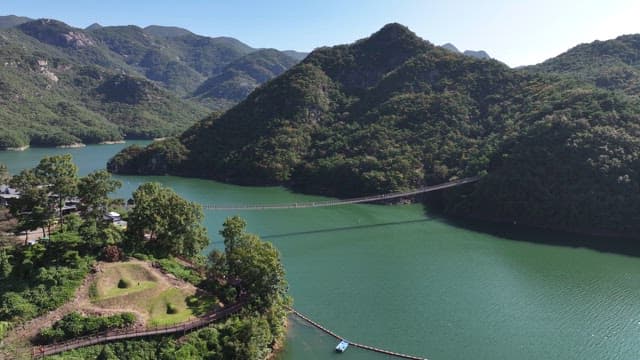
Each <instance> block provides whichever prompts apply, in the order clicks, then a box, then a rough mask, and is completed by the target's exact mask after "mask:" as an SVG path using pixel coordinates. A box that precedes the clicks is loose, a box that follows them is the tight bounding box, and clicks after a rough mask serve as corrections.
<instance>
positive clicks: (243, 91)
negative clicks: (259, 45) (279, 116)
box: [193, 49, 298, 108]
mask: <svg viewBox="0 0 640 360" xmlns="http://www.w3.org/2000/svg"><path fill="white" fill-rule="evenodd" d="M296 63H298V60H295V59H294V58H292V57H290V56H287V55H285V54H284V53H283V52H281V51H278V50H275V49H262V50H258V51H255V52H252V53H249V54H247V55H245V56H243V57H241V58H239V59H237V60H235V61H233V62H231V63H230V64H229V65H227V66H226V67H225V68H224V69H223V70H222V71H221V72H220V74H218V75H216V76H213V77H210V78H209V79H207V80H206V81H205V82H203V83H202V84H201V85H200V86H199V87H198V88H197V89H196V90H195V91H194V92H193V94H194V96H195V97H197V98H202V99H204V100H203V101H206V99H211V101H215V102H216V104H214V106H216V107H219V108H228V107H230V105H233V104H237V103H238V102H240V101H241V100H243V99H244V98H246V97H247V95H249V94H250V93H251V92H252V91H253V90H254V89H255V88H257V87H258V86H259V85H260V84H263V83H265V82H267V81H269V80H270V79H273V78H274V77H276V76H278V75H280V74H282V73H283V72H285V71H286V70H287V69H289V68H291V67H292V66H293V65H295V64H296Z"/></svg>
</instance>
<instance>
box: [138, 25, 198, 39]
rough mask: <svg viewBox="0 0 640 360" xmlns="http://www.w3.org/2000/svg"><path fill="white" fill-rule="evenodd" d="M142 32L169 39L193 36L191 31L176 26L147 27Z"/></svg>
mask: <svg viewBox="0 0 640 360" xmlns="http://www.w3.org/2000/svg"><path fill="white" fill-rule="evenodd" d="M144 31H145V32H147V33H149V34H151V35H154V36H158V37H164V38H169V39H171V38H176V37H179V36H184V35H192V34H193V33H192V32H191V31H189V30H187V29H183V28H181V27H177V26H160V25H149V26H147V27H146V28H144Z"/></svg>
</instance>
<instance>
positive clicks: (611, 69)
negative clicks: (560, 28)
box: [525, 34, 640, 96]
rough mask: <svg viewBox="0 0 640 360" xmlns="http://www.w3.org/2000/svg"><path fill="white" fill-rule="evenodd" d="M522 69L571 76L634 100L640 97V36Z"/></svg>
mask: <svg viewBox="0 0 640 360" xmlns="http://www.w3.org/2000/svg"><path fill="white" fill-rule="evenodd" d="M525 69H526V70H528V71H531V72H535V73H552V74H559V75H564V76H571V77H574V78H577V79H580V80H582V81H585V82H588V83H590V84H593V85H595V86H597V87H599V88H603V89H607V90H619V91H623V92H624V93H626V94H629V95H634V96H637V95H640V34H634V35H622V36H619V37H617V38H615V39H611V40H605V41H594V42H592V43H589V44H580V45H578V46H575V47H573V48H571V49H569V50H568V51H566V52H564V53H562V54H560V55H558V56H556V57H554V58H551V59H549V60H546V61H544V62H543V63H541V64H538V65H533V66H529V67H526V68H525Z"/></svg>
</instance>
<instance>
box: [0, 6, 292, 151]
mask: <svg viewBox="0 0 640 360" xmlns="http://www.w3.org/2000/svg"><path fill="white" fill-rule="evenodd" d="M4 20H7V21H4ZM2 21H4V23H7V24H9V23H11V26H9V25H7V28H6V29H2V30H0V46H1V47H0V66H2V68H3V71H1V72H0V101H2V102H3V103H6V104H7V105H6V106H4V107H3V109H2V111H0V124H1V125H2V127H3V129H5V128H6V129H7V130H6V131H3V132H2V133H1V134H0V149H2V148H9V147H22V146H25V145H29V144H31V145H39V146H55V145H69V144H73V143H80V142H82V143H95V142H100V141H113V140H121V139H122V138H123V137H129V138H154V137H166V136H172V135H178V134H179V133H181V132H182V131H184V130H185V129H186V128H187V127H188V126H190V125H192V124H193V123H195V122H196V121H198V120H200V119H202V118H203V117H204V116H206V114H207V113H208V112H210V110H207V108H206V106H209V107H210V108H213V109H225V108H228V107H230V106H232V105H233V104H235V103H237V102H238V101H239V100H241V99H242V95H243V94H244V95H246V94H247V93H248V92H250V90H252V89H253V88H254V87H256V86H258V85H260V84H261V83H263V82H264V81H267V80H269V79H270V78H271V77H273V76H276V75H278V73H279V72H282V71H284V69H286V68H288V67H290V66H292V65H293V64H295V63H296V62H297V61H296V60H294V59H293V58H290V57H289V56H287V55H285V54H284V53H282V52H279V51H277V50H272V51H271V52H266V51H256V50H255V49H252V48H251V47H249V46H248V45H246V44H244V43H242V42H240V41H238V40H236V39H232V38H226V37H219V38H209V37H204V36H199V35H195V34H192V33H190V32H188V31H186V30H184V29H179V28H170V27H159V26H151V27H148V28H147V30H145V29H141V28H139V27H137V26H108V27H102V26H91V27H90V29H89V30H83V29H77V28H74V27H71V26H69V25H67V24H65V23H63V22H60V21H56V20H52V19H40V20H33V21H30V19H23V18H14V17H0V22H2ZM154 33H155V34H161V35H154ZM272 52H275V53H277V56H273V55H272V54H271V53H272ZM254 53H255V54H254ZM248 55H252V58H253V59H254V62H255V63H260V62H261V61H262V62H271V63H273V65H274V67H279V69H280V68H281V70H280V71H279V72H267V73H265V76H262V77H259V78H251V80H252V81H251V82H246V83H240V82H233V81H231V82H229V81H227V82H225V83H221V84H212V81H211V80H210V81H209V83H210V84H211V85H212V86H214V87H215V86H218V87H219V88H220V89H221V90H220V91H219V92H217V93H216V96H219V98H212V97H211V96H210V95H207V94H199V95H198V97H194V95H193V92H194V91H195V90H196V89H197V88H198V87H199V86H200V85H201V84H202V83H204V82H205V81H206V80H207V79H209V78H215V77H216V76H218V75H220V74H222V73H223V72H224V71H226V69H227V68H228V67H229V66H230V65H231V64H233V63H234V62H236V61H240V60H241V59H243V58H244V57H245V56H248ZM263 55H264V56H265V57H264V59H262V58H261V56H263Z"/></svg>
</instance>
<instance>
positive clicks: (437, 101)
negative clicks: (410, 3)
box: [108, 24, 640, 236]
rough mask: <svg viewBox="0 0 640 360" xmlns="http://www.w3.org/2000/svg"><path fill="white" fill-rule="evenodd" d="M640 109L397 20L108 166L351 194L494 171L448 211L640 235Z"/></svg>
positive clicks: (457, 193)
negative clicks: (463, 50) (464, 50)
mask: <svg viewBox="0 0 640 360" xmlns="http://www.w3.org/2000/svg"><path fill="white" fill-rule="evenodd" d="M639 114H640V105H639V104H638V101H636V99H635V98H630V97H626V96H625V95H624V94H621V93H614V92H608V91H605V90H600V89H597V88H596V87H594V86H593V85H590V84H588V83H585V82H583V81H581V80H577V79H575V78H571V77H568V76H567V77H558V76H549V75H542V74H532V73H530V72H526V71H517V70H512V69H509V68H508V67H506V66H505V65H503V64H501V63H499V62H496V61H492V60H477V59H474V58H472V57H468V56H462V55H459V54H455V53H453V52H450V51H448V50H445V49H443V48H440V47H436V46H434V45H432V44H430V43H429V42H426V41H424V40H422V39H420V38H418V37H417V36H416V35H415V34H413V33H412V32H411V31H409V30H408V29H407V28H405V27H404V26H401V25H398V24H389V25H387V26H385V27H384V28H382V29H381V30H380V31H378V32H377V33H375V34H373V35H372V36H371V37H369V38H367V39H363V40H360V41H357V42H355V43H353V44H351V45H341V46H335V47H331V48H320V49H317V50H316V51H314V52H313V53H311V54H310V55H309V56H308V57H307V58H306V59H305V60H304V61H303V62H302V63H300V64H298V65H296V66H295V67H293V68H292V69H291V70H289V71H287V72H286V73H284V74H283V75H282V76H280V77H278V78H276V79H275V80H273V81H270V82H269V83H267V84H266V85H264V86H262V87H260V88H258V89H257V90H256V91H254V92H253V93H252V94H251V95H249V97H248V98H247V99H246V100H244V101H243V102H241V103H240V104H239V105H237V106H235V107H234V108H232V109H230V110H229V111H227V112H226V113H224V114H222V115H219V114H214V115H212V116H210V117H209V118H207V119H205V120H203V121H201V122H199V123H198V124H196V125H194V126H193V127H192V128H191V129H189V130H188V131H186V132H185V133H183V134H182V135H181V136H180V137H179V139H177V140H174V141H169V142H165V143H164V144H155V145H154V146H153V147H152V148H149V149H140V148H130V149H125V150H124V151H123V152H122V153H121V154H118V155H117V156H116V157H114V159H112V160H111V161H110V163H109V165H108V166H109V169H110V170H111V171H114V172H119V173H141V172H142V173H156V174H160V173H174V174H181V175H190V176H198V177H203V178H212V179H217V180H222V181H230V182H234V183H240V184H251V185H271V184H284V185H287V186H290V187H292V188H294V189H297V190H301V191H304V192H310V193H319V194H326V195H333V196H340V197H346V196H356V195H367V194H375V193H385V192H389V191H398V190H404V189H409V188H414V187H418V186H421V185H424V184H436V183H440V182H445V181H447V180H449V179H452V178H456V177H463V176H471V175H476V174H488V175H486V176H485V177H484V178H483V180H482V181H480V182H479V183H478V184H477V185H473V186H468V187H465V188H464V189H460V190H451V191H448V192H446V193H445V196H443V197H442V198H440V199H433V200H438V201H435V202H434V203H438V204H440V205H441V206H442V207H443V209H444V210H445V211H447V212H448V213H451V214H456V215H460V216H465V217H474V218H483V219H489V220H497V221H508V222H513V221H516V222H518V223H524V224H530V225H535V226H542V227H551V228H556V229H565V230H570V231H581V232H593V233H607V234H608V233H619V234H620V233H621V234H625V235H628V236H637V234H638V233H639V231H638V230H640V222H638V221H637V216H638V215H637V214H638V213H639V212H638V210H639V209H640V192H639V191H638V189H639V186H640V182H639V179H638V171H639V170H640V162H639V159H640V148H639V145H640V127H639V125H640V115H639ZM158 159H163V160H165V162H166V164H167V165H166V166H157V160H158Z"/></svg>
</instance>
